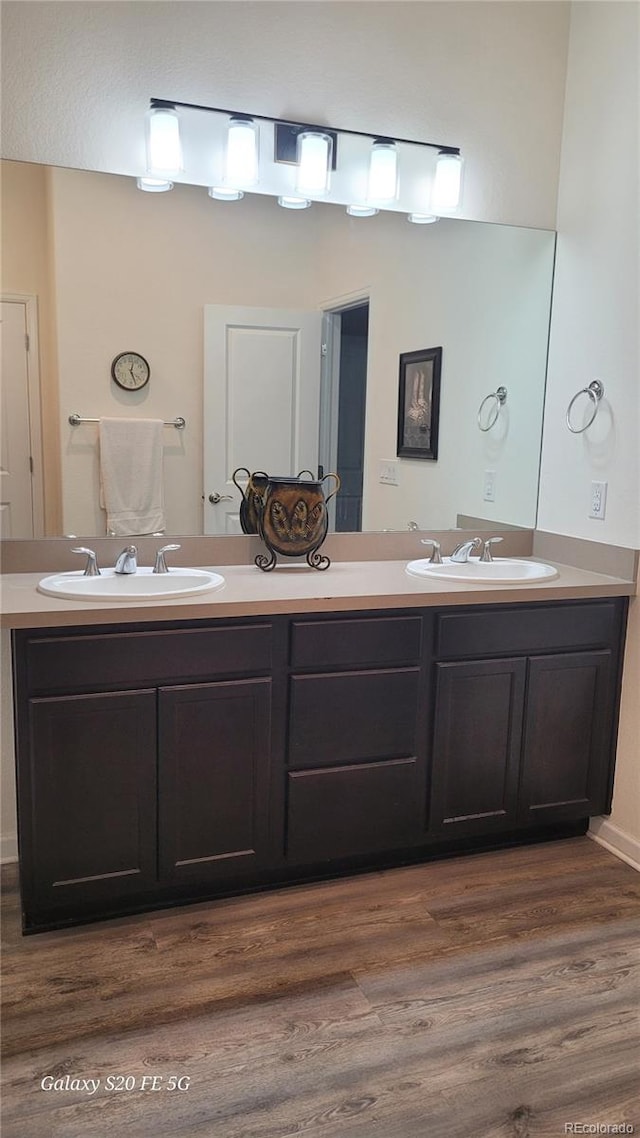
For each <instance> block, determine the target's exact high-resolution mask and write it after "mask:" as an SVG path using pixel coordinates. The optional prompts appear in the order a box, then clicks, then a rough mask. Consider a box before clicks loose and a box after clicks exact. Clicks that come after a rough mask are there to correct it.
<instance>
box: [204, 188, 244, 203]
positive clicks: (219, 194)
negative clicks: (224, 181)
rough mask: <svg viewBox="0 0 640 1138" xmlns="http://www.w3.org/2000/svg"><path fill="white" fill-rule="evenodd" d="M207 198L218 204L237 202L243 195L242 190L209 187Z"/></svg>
mask: <svg viewBox="0 0 640 1138" xmlns="http://www.w3.org/2000/svg"><path fill="white" fill-rule="evenodd" d="M209 197H210V198H216V199H217V201H220V202H239V201H240V199H241V198H243V197H244V194H243V192H242V190H233V189H231V187H230V186H210V187H209Z"/></svg>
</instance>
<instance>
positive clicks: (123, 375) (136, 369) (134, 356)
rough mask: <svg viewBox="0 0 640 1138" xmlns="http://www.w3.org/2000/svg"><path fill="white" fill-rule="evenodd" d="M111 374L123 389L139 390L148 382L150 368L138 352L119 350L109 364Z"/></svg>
mask: <svg viewBox="0 0 640 1138" xmlns="http://www.w3.org/2000/svg"><path fill="white" fill-rule="evenodd" d="M111 375H112V377H113V379H114V380H115V382H116V383H117V384H118V387H122V388H124V390H125V391H139V390H140V388H141V387H144V385H145V383H148V382H149V376H150V375H151V368H150V367H149V364H148V363H147V361H146V360H145V358H144V356H141V355H140V353H139V352H121V353H120V355H119V356H116V358H115V359H114V361H113V363H112V364H111Z"/></svg>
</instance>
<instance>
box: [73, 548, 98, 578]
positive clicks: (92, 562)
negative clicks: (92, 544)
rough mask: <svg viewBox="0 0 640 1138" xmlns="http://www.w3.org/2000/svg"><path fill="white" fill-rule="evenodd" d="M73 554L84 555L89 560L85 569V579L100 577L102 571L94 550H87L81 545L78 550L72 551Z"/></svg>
mask: <svg viewBox="0 0 640 1138" xmlns="http://www.w3.org/2000/svg"><path fill="white" fill-rule="evenodd" d="M71 552H72V553H84V554H85V556H86V558H87V564H86V565H85V567H84V573H83V577H99V576H100V570H99V569H98V561H97V558H96V555H95V553H94V552H93V550H92V549H85V547H84V545H79V546H78V547H77V548H76V549H72V550H71Z"/></svg>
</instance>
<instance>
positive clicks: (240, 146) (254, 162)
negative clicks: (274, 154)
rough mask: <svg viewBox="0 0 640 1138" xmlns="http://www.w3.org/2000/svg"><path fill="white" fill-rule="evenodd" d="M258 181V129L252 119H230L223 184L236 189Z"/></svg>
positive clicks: (252, 184)
mask: <svg viewBox="0 0 640 1138" xmlns="http://www.w3.org/2000/svg"><path fill="white" fill-rule="evenodd" d="M257 181H258V127H257V123H255V122H254V121H253V119H248V118H242V117H240V116H238V117H237V118H232V119H230V120H229V128H228V132H227V160H226V167H225V182H226V183H227V185H229V186H230V187H231V186H233V187H235V188H236V189H237V188H238V187H239V186H254V185H255V184H256V182H257Z"/></svg>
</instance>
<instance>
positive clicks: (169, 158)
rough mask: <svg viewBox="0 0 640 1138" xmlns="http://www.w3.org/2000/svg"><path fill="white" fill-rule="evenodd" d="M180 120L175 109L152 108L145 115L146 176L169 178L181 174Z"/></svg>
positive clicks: (166, 107) (168, 107) (169, 107)
mask: <svg viewBox="0 0 640 1138" xmlns="http://www.w3.org/2000/svg"><path fill="white" fill-rule="evenodd" d="M182 170H183V165H182V144H181V142H180V119H179V116H178V112H177V111H176V109H175V107H171V106H165V107H152V108H151V110H150V111H149V113H148V114H147V174H149V175H150V176H151V177H157V178H165V179H167V178H171V177H173V175H174V174H180V173H182Z"/></svg>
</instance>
